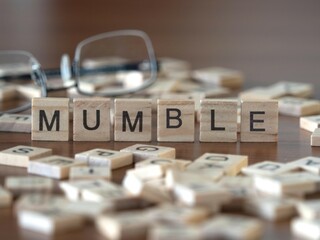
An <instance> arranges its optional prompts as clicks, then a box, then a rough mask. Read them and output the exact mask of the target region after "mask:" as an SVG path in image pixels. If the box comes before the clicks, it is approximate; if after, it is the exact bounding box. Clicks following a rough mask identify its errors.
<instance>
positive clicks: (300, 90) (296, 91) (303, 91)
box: [268, 81, 314, 98]
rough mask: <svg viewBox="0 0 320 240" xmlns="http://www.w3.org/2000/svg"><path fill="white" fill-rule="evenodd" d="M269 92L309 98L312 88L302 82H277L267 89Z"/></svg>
mask: <svg viewBox="0 0 320 240" xmlns="http://www.w3.org/2000/svg"><path fill="white" fill-rule="evenodd" d="M268 89H269V90H270V91H274V92H282V93H283V96H295V97H301V98H307V97H311V96H312V94H313V91H314V86H313V85H312V84H310V83H304V82H286V81H282V82H278V83H275V84H273V85H271V86H269V87H268Z"/></svg>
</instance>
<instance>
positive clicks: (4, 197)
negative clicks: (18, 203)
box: [0, 187, 12, 208]
mask: <svg viewBox="0 0 320 240" xmlns="http://www.w3.org/2000/svg"><path fill="white" fill-rule="evenodd" d="M11 201H12V195H11V193H10V192H9V191H7V190H6V189H4V188H2V187H0V208H4V207H8V206H10V205H11Z"/></svg>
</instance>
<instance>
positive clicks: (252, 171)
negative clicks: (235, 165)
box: [241, 161, 296, 176]
mask: <svg viewBox="0 0 320 240" xmlns="http://www.w3.org/2000/svg"><path fill="white" fill-rule="evenodd" d="M294 169H296V167H294V166H290V165H287V164H284V163H279V162H272V161H262V162H258V163H255V164H252V165H250V166H248V167H245V168H242V169H241V172H242V173H243V174H245V175H250V176H252V175H262V176H273V175H279V174H283V173H287V172H290V171H292V170H294Z"/></svg>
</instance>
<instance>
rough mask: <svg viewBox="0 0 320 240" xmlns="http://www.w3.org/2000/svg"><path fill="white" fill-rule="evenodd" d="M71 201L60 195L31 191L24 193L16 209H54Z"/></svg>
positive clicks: (16, 203) (17, 202)
mask: <svg viewBox="0 0 320 240" xmlns="http://www.w3.org/2000/svg"><path fill="white" fill-rule="evenodd" d="M68 202H69V201H68V200H67V199H66V198H64V197H62V196H59V195H52V194H46V193H29V194H24V195H22V196H21V197H20V198H19V199H18V200H17V201H16V202H15V206H14V209H15V211H16V212H18V211H20V210H34V211H36V210H41V209H52V208H59V207H61V206H64V205H65V204H67V203H68Z"/></svg>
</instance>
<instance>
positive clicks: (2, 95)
mask: <svg viewBox="0 0 320 240" xmlns="http://www.w3.org/2000/svg"><path fill="white" fill-rule="evenodd" d="M16 96H17V90H16V86H14V85H10V84H7V83H3V82H0V100H1V101H6V100H10V99H13V98H15V97H16Z"/></svg>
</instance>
